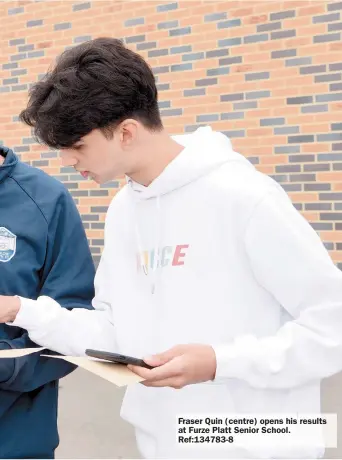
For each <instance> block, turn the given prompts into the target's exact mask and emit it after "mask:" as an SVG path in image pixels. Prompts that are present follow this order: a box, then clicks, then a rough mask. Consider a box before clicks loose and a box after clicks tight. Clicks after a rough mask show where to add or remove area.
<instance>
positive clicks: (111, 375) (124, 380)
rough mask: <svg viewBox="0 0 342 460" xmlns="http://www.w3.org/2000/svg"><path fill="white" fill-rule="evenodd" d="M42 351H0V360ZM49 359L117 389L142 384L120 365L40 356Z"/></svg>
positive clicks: (99, 361)
mask: <svg viewBox="0 0 342 460" xmlns="http://www.w3.org/2000/svg"><path fill="white" fill-rule="evenodd" d="M42 350H44V348H16V349H11V350H0V359H1V358H20V357H23V356H27V355H30V354H33V353H37V352H40V351H42ZM41 356H44V357H46V358H51V359H64V360H65V361H69V362H70V363H72V364H75V365H77V366H79V367H82V368H83V369H85V370H87V371H89V372H91V373H92V374H95V375H97V376H99V377H102V378H103V379H105V380H108V382H111V383H114V385H117V386H118V387H122V386H126V385H131V384H133V383H139V382H142V381H143V379H142V378H141V377H139V376H138V375H136V374H134V372H132V371H130V370H129V369H127V367H126V366H124V365H122V364H114V363H111V362H108V361H101V360H97V359H93V358H83V357H76V356H57V355H44V354H43V355H41Z"/></svg>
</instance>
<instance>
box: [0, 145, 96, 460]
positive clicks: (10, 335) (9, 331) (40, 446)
mask: <svg viewBox="0 0 342 460" xmlns="http://www.w3.org/2000/svg"><path fill="white" fill-rule="evenodd" d="M0 196H1V199H0V294H1V295H14V294H17V295H22V296H25V297H30V298H37V297H38V296H41V295H47V296H51V297H52V298H54V299H57V300H58V302H59V303H60V304H61V305H63V307H65V308H77V307H78V308H86V309H90V308H91V300H92V298H93V296H94V291H93V290H94V275H95V269H94V265H93V261H92V258H91V254H90V251H89V246H88V242H87V238H86V235H85V232H84V228H83V225H82V222H81V218H80V215H79V213H78V211H77V208H76V205H75V204H74V202H73V200H72V198H71V196H70V194H69V193H68V191H67V190H66V189H65V187H64V186H63V185H62V184H61V183H59V182H58V181H57V180H55V179H54V178H52V177H50V176H48V175H47V174H45V173H44V172H43V171H41V170H39V169H36V168H32V167H30V166H28V165H26V164H25V163H23V162H21V161H19V160H18V157H17V156H16V155H15V154H14V152H13V151H12V150H10V149H9V148H6V147H1V146H0ZM36 346H37V345H36V344H34V343H33V342H32V341H31V340H30V339H29V337H28V334H27V332H26V331H25V330H23V329H20V328H19V327H14V328H13V327H10V326H8V325H6V324H0V350H5V349H13V348H26V347H36ZM74 369H75V367H74V366H73V365H71V364H70V363H67V362H66V361H63V360H59V359H49V358H44V357H42V356H40V353H39V352H37V353H34V354H32V355H30V356H28V357H23V358H16V359H1V360H0V458H2V459H5V458H54V452H55V449H56V447H57V446H58V443H59V436H58V429H57V403H58V379H60V378H62V377H64V376H66V375H67V374H69V373H70V372H72V371H73V370H74Z"/></svg>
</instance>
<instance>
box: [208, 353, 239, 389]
mask: <svg viewBox="0 0 342 460" xmlns="http://www.w3.org/2000/svg"><path fill="white" fill-rule="evenodd" d="M212 347H213V349H214V352H215V355H216V374H215V379H214V382H217V383H219V382H220V381H222V380H227V379H229V378H236V377H238V375H239V374H240V372H241V361H240V360H239V358H238V354H237V351H236V349H235V347H234V345H227V344H225V345H212Z"/></svg>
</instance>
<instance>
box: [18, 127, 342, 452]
mask: <svg viewBox="0 0 342 460" xmlns="http://www.w3.org/2000/svg"><path fill="white" fill-rule="evenodd" d="M174 138H175V140H176V141H177V142H179V143H180V144H182V145H184V147H185V148H184V149H183V151H182V152H181V153H180V154H179V156H178V157H176V158H175V159H174V160H173V161H172V162H171V163H170V164H169V165H168V166H167V167H166V168H165V170H164V171H163V172H162V173H161V174H160V176H159V177H157V178H156V179H155V180H154V181H153V182H152V183H151V185H149V186H148V187H143V186H141V185H139V184H137V183H135V182H132V181H129V183H128V184H127V185H126V186H125V187H124V188H123V189H122V190H121V191H120V192H119V193H118V194H117V195H116V197H115V198H114V200H113V201H112V203H111V205H110V207H109V210H108V214H107V218H106V227H105V249H104V251H103V255H102V258H101V262H100V265H99V268H98V271H97V274H96V280H95V288H96V295H95V299H94V302H93V305H94V307H95V309H96V310H97V311H95V312H86V313H87V314H85V315H80V314H79V313H78V312H71V313H68V312H65V311H62V310H63V309H61V308H59V306H58V304H56V303H55V302H54V301H53V300H52V299H49V298H47V297H41V298H40V299H38V302H33V303H32V302H30V301H29V300H25V299H23V301H22V305H23V307H22V311H21V313H20V315H19V318H18V323H17V324H20V325H21V326H22V327H27V328H28V330H29V333H30V336H31V337H32V338H33V339H34V340H35V341H37V343H39V344H42V345H45V346H49V347H51V348H53V349H55V350H57V351H59V352H61V353H64V354H80V355H84V350H85V349H86V348H99V349H104V350H108V351H117V352H119V353H123V354H127V355H131V356H137V357H143V356H146V355H151V354H155V353H159V352H163V351H166V350H167V349H169V348H171V347H173V346H175V345H177V344H186V343H204V344H211V345H213V347H214V349H215V352H216V357H217V372H216V378H215V380H214V381H213V382H207V383H203V384H196V385H189V386H187V387H185V388H183V389H181V390H174V389H172V388H148V387H145V386H143V385H133V386H130V387H128V388H127V391H126V395H125V398H124V401H123V406H122V410H121V414H122V417H123V418H124V419H125V420H127V421H129V422H130V423H132V424H133V426H134V427H135V429H136V435H137V442H138V446H139V449H140V452H141V453H142V455H143V457H145V458H218V457H221V458H242V457H244V458H246V457H247V458H253V457H258V456H260V457H264V458H272V459H275V458H284V457H285V458H298V457H304V458H316V457H317V456H320V455H322V452H323V449H322V446H321V445H319V444H320V443H319V440H320V436H319V433H318V434H317V436H315V437H314V440H316V441H318V445H317V444H316V445H314V444H311V445H310V446H306V447H305V448H303V449H295V448H293V447H292V446H287V447H284V448H277V446H275V445H271V444H270V445H268V446H266V447H265V449H255V448H251V446H250V445H249V444H248V441H247V440H245V441H244V442H243V444H236V443H234V444H232V445H230V446H227V445H226V446H225V448H224V449H217V448H215V447H214V446H210V445H209V446H207V447H206V448H204V446H203V445H193V444H192V445H190V446H189V445H188V446H186V445H184V444H183V445H181V444H177V417H185V416H186V415H189V414H192V415H193V416H198V417H200V418H201V417H202V416H203V415H205V416H210V417H211V416H213V417H215V416H218V417H220V414H222V417H225V416H227V415H231V414H247V413H260V414H270V413H272V414H274V413H286V414H288V413H317V412H319V411H320V380H321V379H322V378H323V377H327V376H329V375H331V374H332V373H334V372H338V371H340V370H341V369H342V334H341V330H342V274H341V272H340V271H339V270H338V269H337V267H335V265H334V264H333V262H332V261H331V258H330V257H329V255H328V253H327V251H326V249H325V247H324V245H323V244H322V242H321V241H320V239H319V237H318V235H317V234H316V232H315V231H314V230H313V229H312V228H311V227H310V225H309V224H308V223H307V222H306V221H305V219H304V218H303V217H302V216H301V215H300V214H299V213H298V211H297V210H296V209H295V208H294V206H293V205H292V203H291V201H290V200H289V198H288V196H287V195H286V193H285V192H284V190H283V189H282V188H281V187H280V186H279V185H278V184H277V183H276V182H275V181H274V180H272V179H271V178H269V177H267V176H265V175H263V174H261V173H259V172H258V171H256V169H255V168H254V166H253V165H251V164H250V163H249V162H248V161H247V160H246V159H245V158H244V157H243V156H242V155H240V154H238V153H236V152H234V151H233V150H232V147H231V144H230V141H229V139H228V138H227V137H226V136H224V135H223V134H222V133H217V132H213V131H212V130H211V129H210V128H209V127H206V128H200V129H198V130H197V131H196V132H195V133H193V134H190V135H185V136H175V137H174ZM185 245H186V246H188V247H187V248H184V247H183V248H182V249H181V250H180V254H182V255H183V254H184V256H183V257H181V258H180V259H178V260H181V261H183V262H184V264H183V265H172V264H171V263H169V264H166V265H165V266H163V264H162V263H159V264H158V263H157V262H158V258H156V257H154V258H152V257H149V259H148V260H147V259H146V262H145V264H146V265H148V268H149V270H145V271H144V269H143V265H142V269H141V270H137V253H138V254H142V253H144V252H145V251H147V252H149V253H150V254H152V252H153V251H154V254H157V253H158V249H159V260H161V261H163V248H165V247H169V248H173V249H174V250H175V248H177V246H185ZM170 254H172V253H171V252H170ZM173 257H174V254H173ZM152 259H153V263H152ZM142 260H144V258H142ZM169 260H171V257H170V259H169ZM176 260H177V259H176ZM164 262H165V258H164ZM151 263H152V267H153V268H152V269H151ZM145 272H146V274H145ZM92 313H94V314H92ZM71 331H72V334H71ZM65 334H67V335H68V336H72V340H70V341H68V342H66V341H65V340H62V337H65ZM222 417H221V418H222Z"/></svg>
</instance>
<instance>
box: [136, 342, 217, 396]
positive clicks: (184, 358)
mask: <svg viewBox="0 0 342 460" xmlns="http://www.w3.org/2000/svg"><path fill="white" fill-rule="evenodd" d="M144 361H145V362H146V364H149V365H150V366H158V367H156V368H155V369H151V370H150V369H145V368H144V367H140V366H132V365H129V366H128V368H129V369H130V370H131V371H133V372H134V373H136V374H138V375H139V376H140V377H142V378H143V379H145V380H144V382H142V384H143V385H146V386H148V387H171V388H176V389H179V388H183V387H184V386H186V385H190V384H193V383H200V382H206V381H208V380H213V379H214V378H215V373H216V355H215V352H214V349H213V348H212V347H211V346H210V345H200V344H190V345H177V346H175V347H173V348H171V349H170V350H168V351H165V352H164V353H160V354H158V355H154V356H151V357H147V358H144Z"/></svg>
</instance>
